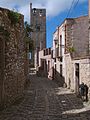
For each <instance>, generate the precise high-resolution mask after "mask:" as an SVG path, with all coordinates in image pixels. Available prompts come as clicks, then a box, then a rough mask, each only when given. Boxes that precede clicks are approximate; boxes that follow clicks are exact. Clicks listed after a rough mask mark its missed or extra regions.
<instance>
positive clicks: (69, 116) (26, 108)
mask: <svg viewBox="0 0 90 120" xmlns="http://www.w3.org/2000/svg"><path fill="white" fill-rule="evenodd" d="M30 81H31V82H30V86H29V87H28V88H27V89H26V90H25V91H24V97H23V99H21V101H19V102H17V103H16V104H13V105H12V106H11V107H9V108H7V109H5V110H3V111H2V112H0V120H90V109H89V108H90V107H89V105H84V104H83V102H82V101H81V99H80V98H77V97H76V96H75V94H74V93H71V92H70V91H69V90H67V89H65V88H61V87H58V85H57V84H56V83H55V82H54V81H51V80H47V79H46V78H40V77H35V76H31V77H30Z"/></svg>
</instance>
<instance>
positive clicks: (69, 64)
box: [65, 54, 90, 96]
mask: <svg viewBox="0 0 90 120" xmlns="http://www.w3.org/2000/svg"><path fill="white" fill-rule="evenodd" d="M76 63H78V64H79V84H81V83H82V82H84V83H85V84H87V85H88V87H89V96H90V59H89V58H88V57H86V58H82V59H77V60H75V59H71V56H70V54H66V55H65V65H66V80H65V82H66V84H67V87H68V88H70V89H72V90H74V91H75V92H77V90H76V89H77V87H78V84H77V81H76V75H75V64H76Z"/></svg>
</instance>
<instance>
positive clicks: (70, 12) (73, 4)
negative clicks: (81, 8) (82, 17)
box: [66, 0, 79, 18]
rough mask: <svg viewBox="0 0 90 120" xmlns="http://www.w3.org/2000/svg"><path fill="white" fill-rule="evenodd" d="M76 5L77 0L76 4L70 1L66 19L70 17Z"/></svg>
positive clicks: (77, 1)
mask: <svg viewBox="0 0 90 120" xmlns="http://www.w3.org/2000/svg"><path fill="white" fill-rule="evenodd" d="M78 3H79V0H76V2H75V0H73V1H72V4H71V7H70V9H69V11H68V14H67V17H66V18H68V17H70V15H71V14H72V13H73V11H74V10H75V8H76V6H77V5H78Z"/></svg>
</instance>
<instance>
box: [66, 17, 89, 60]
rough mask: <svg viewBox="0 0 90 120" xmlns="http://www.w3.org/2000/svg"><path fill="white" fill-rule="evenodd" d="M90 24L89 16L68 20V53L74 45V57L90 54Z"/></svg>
mask: <svg viewBox="0 0 90 120" xmlns="http://www.w3.org/2000/svg"><path fill="white" fill-rule="evenodd" d="M88 26H89V23H88V16H81V17H78V18H73V19H67V20H66V53H67V52H70V48H71V47H73V48H74V52H73V56H72V57H73V58H76V57H83V56H86V55H88V54H89V32H88Z"/></svg>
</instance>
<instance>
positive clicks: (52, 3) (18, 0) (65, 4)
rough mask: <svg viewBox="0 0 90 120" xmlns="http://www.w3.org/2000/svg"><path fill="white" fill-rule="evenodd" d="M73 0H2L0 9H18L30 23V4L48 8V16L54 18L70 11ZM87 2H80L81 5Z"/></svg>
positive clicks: (81, 0)
mask: <svg viewBox="0 0 90 120" xmlns="http://www.w3.org/2000/svg"><path fill="white" fill-rule="evenodd" d="M72 1H73V0H15V1H13V0H0V7H5V8H8V9H13V8H15V9H17V10H18V12H20V13H22V14H24V15H25V20H27V21H29V17H30V10H29V9H30V2H32V4H33V7H36V8H46V11H47V16H49V17H54V16H57V15H58V14H60V13H61V12H63V11H65V10H68V9H69V8H70V6H71V3H72ZM85 1H86V0H79V2H80V3H82V2H85Z"/></svg>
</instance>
